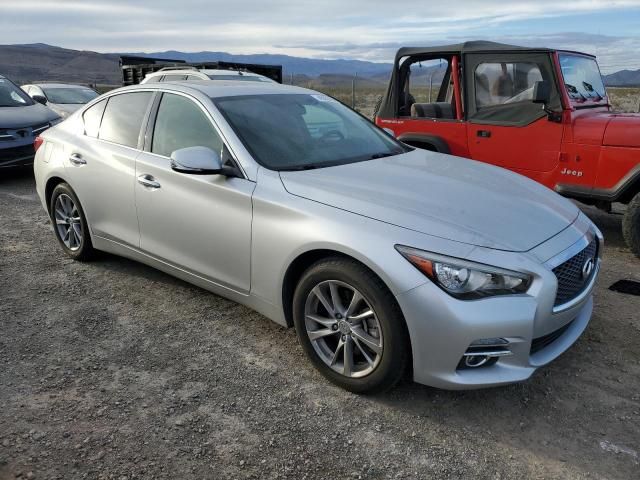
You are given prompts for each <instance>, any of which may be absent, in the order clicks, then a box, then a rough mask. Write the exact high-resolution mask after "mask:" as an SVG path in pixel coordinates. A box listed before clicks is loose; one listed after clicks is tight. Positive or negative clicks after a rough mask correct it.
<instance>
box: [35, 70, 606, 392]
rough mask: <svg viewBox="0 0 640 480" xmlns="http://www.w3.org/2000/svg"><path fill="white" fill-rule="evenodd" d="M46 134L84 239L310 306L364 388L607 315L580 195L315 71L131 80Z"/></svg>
mask: <svg viewBox="0 0 640 480" xmlns="http://www.w3.org/2000/svg"><path fill="white" fill-rule="evenodd" d="M36 148H37V154H36V163H35V174H36V181H37V190H38V194H39V196H40V199H41V200H42V204H43V206H44V208H45V209H46V210H47V212H48V213H49V215H50V216H51V221H52V223H53V227H54V232H55V235H56V237H57V239H58V241H59V243H60V246H61V247H62V250H63V251H64V252H65V253H66V254H68V255H69V256H71V257H72V258H74V259H77V260H81V261H84V260H89V259H90V258H92V257H93V256H94V254H95V252H96V250H102V251H106V252H111V253H115V254H118V255H123V256H126V257H129V258H132V259H135V260H137V261H140V262H143V263H146V264H148V265H151V266H154V267H156V268H158V269H160V270H163V271H165V272H168V273H170V274H172V275H175V276H176V277H179V278H182V279H184V280H187V281H189V282H192V283H194V284H196V285H199V286H201V287H203V288H205V289H208V290H210V291H212V292H215V293H217V294H219V295H222V296H224V297H227V298H230V299H233V300H235V301H237V302H240V303H242V304H244V305H247V306H249V307H251V308H253V309H255V310H257V311H258V312H260V313H262V314H263V315H265V316H266V317H268V318H270V319H272V320H274V321H275V322H277V323H279V324H281V325H283V326H294V327H295V329H296V331H297V334H298V337H299V340H300V344H301V345H302V348H303V349H304V351H305V352H306V354H307V355H308V357H309V359H310V360H311V362H312V363H313V364H314V365H315V366H316V367H317V368H318V370H319V371H320V372H321V373H322V374H323V375H324V376H325V377H327V378H328V379H329V380H331V381H332V382H334V383H336V384H338V385H340V386H342V387H344V388H346V389H349V390H351V391H355V392H372V391H380V390H384V389H387V388H390V387H391V386H393V385H394V384H395V383H396V382H397V381H398V380H399V379H400V378H401V377H402V376H403V375H404V374H405V372H407V371H409V370H410V371H411V374H412V375H413V379H414V380H415V381H417V382H420V383H424V384H428V385H432V386H436V387H440V388H449V389H462V388H476V387H485V386H493V385H501V384H506V383H511V382H517V381H522V380H525V379H527V378H528V377H529V376H531V374H532V373H533V372H534V371H535V370H536V369H537V368H538V367H540V366H542V365H545V364H547V363H549V362H550V361H552V360H553V359H555V358H556V357H558V356H559V355H560V354H561V353H563V352H564V351H565V350H566V349H568V348H569V347H570V346H571V345H572V344H573V343H574V342H575V341H576V340H577V339H578V337H579V336H580V335H581V334H582V332H583V331H584V330H585V328H586V327H587V324H588V323H589V320H590V317H591V313H592V308H593V301H592V295H591V292H592V289H593V286H594V283H595V281H596V278H597V275H598V270H599V266H600V252H601V251H602V236H601V234H600V232H599V231H598V230H597V228H596V227H595V226H594V225H593V223H592V222H591V221H590V220H588V219H587V218H586V217H585V216H584V215H583V214H582V213H580V211H579V210H578V209H577V208H576V207H575V206H574V205H573V204H572V203H571V202H569V201H567V200H565V199H563V198H562V197H560V196H558V195H556V194H555V193H553V192H551V191H550V190H548V189H546V188H545V187H543V186H540V185H538V184H537V183H535V182H533V181H530V180H527V179H525V178H524V177H521V176H519V175H516V174H514V173H510V172H508V171H506V170H502V169H499V168H497V167H493V166H489V165H486V164H480V163H476V162H473V161H469V160H465V159H461V158H457V157H453V156H447V155H441V154H437V153H433V152H427V151H424V150H417V149H413V148H410V147H407V146H406V145H403V144H401V143H399V142H397V141H396V140H394V139H393V138H392V137H390V136H389V135H387V134H386V133H385V132H383V131H382V130H380V129H378V128H377V127H375V126H374V125H372V124H371V123H370V122H369V121H367V120H366V119H364V118H363V117H361V116H360V115H358V114H357V113H355V112H353V111H352V110H350V109H349V108H347V107H345V106H343V105H342V104H340V103H339V102H337V101H335V100H333V99H332V98H330V97H327V96H325V95H322V94H320V93H317V92H314V91H310V90H305V89H302V88H296V87H286V86H281V85H271V84H259V83H255V84H253V83H252V82H242V83H241V82H215V83H214V82H190V83H188V84H187V83H175V84H173V83H164V84H148V85H141V86H135V87H128V88H123V89H119V90H116V91H113V92H110V93H108V94H106V95H103V96H101V97H99V98H98V99H96V100H94V101H92V102H91V103H90V104H88V105H87V106H85V107H83V108H82V109H81V110H80V111H78V112H76V113H74V114H72V115H71V116H70V117H69V118H68V119H67V120H66V121H65V122H63V123H62V124H60V125H59V126H57V127H55V128H53V129H50V130H48V131H47V132H46V133H44V134H43V135H42V136H41V137H40V138H39V139H38V141H37V142H36ZM409 367H411V368H410V369H409Z"/></svg>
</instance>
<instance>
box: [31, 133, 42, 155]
mask: <svg viewBox="0 0 640 480" xmlns="http://www.w3.org/2000/svg"><path fill="white" fill-rule="evenodd" d="M43 143H44V138H42V137H40V136H37V137H36V139H35V140H34V141H33V151H34V152H37V151H38V149H39V148H40V146H41V145H42V144H43Z"/></svg>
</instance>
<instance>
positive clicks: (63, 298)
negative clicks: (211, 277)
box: [0, 170, 640, 480]
mask: <svg viewBox="0 0 640 480" xmlns="http://www.w3.org/2000/svg"><path fill="white" fill-rule="evenodd" d="M585 211H586V212H587V213H588V214H589V215H590V216H591V218H593V219H594V220H595V221H596V222H597V224H598V225H599V227H600V228H601V229H602V230H603V232H604V235H605V238H606V242H607V243H606V248H605V252H604V266H603V272H602V275H601V278H600V283H599V286H598V288H597V291H596V293H595V303H596V307H595V314H594V317H593V320H592V322H591V325H590V327H589V328H588V330H587V331H586V333H585V334H584V336H583V337H582V338H581V339H580V340H579V341H578V342H577V344H576V345H575V346H574V347H573V348H572V349H571V350H569V351H568V352H567V353H565V354H564V355H563V356H561V357H560V358H559V359H558V360H556V361H555V362H554V363H552V364H551V365H549V366H547V367H546V368H543V369H541V370H540V371H538V372H537V373H536V374H535V375H534V377H533V378H531V379H530V380H529V381H527V382H525V383H522V384H518V385H512V386H509V387H504V388H495V389H487V390H480V391H470V392H447V391H441V390H436V389H433V388H428V387H424V386H420V385H416V384H412V383H411V382H409V381H407V382H405V383H403V384H401V385H400V386H399V387H397V388H396V389H395V390H393V391H391V392H389V393H386V394H382V395H378V396H373V397H362V396H357V395H354V394H351V393H347V392H345V391H342V390H340V389H338V388H336V387H334V386H332V385H330V384H328V383H327V382H326V381H325V380H324V379H323V378H322V377H321V376H320V375H319V374H318V373H317V372H316V371H315V370H314V369H313V368H312V367H311V366H310V364H309V362H307V361H306V359H305V358H304V357H303V353H302V350H301V349H300V347H299V346H298V344H297V342H296V337H295V334H294V332H293V331H292V330H286V329H284V328H282V327H279V326H277V325H276V324H274V323H272V322H270V321H268V320H266V319H265V318H263V317H261V316H260V315H258V314H256V313H254V312H252V311H250V310H248V309H246V308H244V307H241V306H239V305H237V304H234V303H233V302H230V301H228V300H225V299H222V298H219V297H217V296H215V295H212V294H210V293H208V292H205V291H203V290H200V289H199V288H196V287H193V286H191V285H188V284H186V283H184V282H181V281H179V280H176V279H174V278H172V277H169V276H167V275H164V274H162V273H159V272H157V271H155V270H153V269H151V268H148V267H145V266H143V265H140V264H137V263H135V262H132V261H129V260H124V259H121V258H116V257H113V256H104V258H102V259H100V260H99V261H96V262H93V263H88V264H82V263H76V262H73V261H71V260H69V259H67V258H65V257H64V256H63V255H62V253H61V251H60V249H59V248H58V245H57V243H56V241H55V239H54V236H53V233H52V231H51V226H50V225H49V223H48V219H47V216H46V214H45V212H44V211H43V210H42V207H41V206H40V203H39V202H38V200H37V197H36V194H35V188H34V181H33V178H32V174H31V172H29V171H28V170H27V171H22V172H14V173H11V174H9V173H7V172H0V479H1V480H5V479H13V478H23V479H24V478H26V479H29V478H36V479H42V478H58V479H76V478H90V479H95V478H98V479H101V478H115V479H136V478H171V479H186V478H212V479H226V478H290V479H342V478H355V479H358V478H362V479H368V478H392V479H395V478H469V479H511V478H517V479H522V478H539V479H549V478H563V479H564V478H593V479H600V478H612V479H614V478H615V479H637V478H640V313H639V312H640V297H634V296H630V295H623V294H619V293H614V292H611V291H609V290H608V287H609V286H610V285H611V284H612V283H613V282H614V281H616V280H618V279H621V278H631V279H636V280H640V260H638V259H636V258H634V257H633V256H632V255H631V254H630V253H629V251H628V250H627V249H626V248H625V246H624V243H623V241H622V238H621V234H620V221H621V216H620V215H606V214H603V213H599V212H597V211H595V210H593V209H591V208H585Z"/></svg>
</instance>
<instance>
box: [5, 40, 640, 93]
mask: <svg viewBox="0 0 640 480" xmlns="http://www.w3.org/2000/svg"><path fill="white" fill-rule="evenodd" d="M120 55H121V54H119V53H97V52H91V51H85V50H71V49H67V48H62V47H56V46H52V45H47V44H43V43H35V44H27V45H0V74H3V75H6V76H7V77H9V78H11V79H13V80H14V81H15V82H17V83H29V82H37V81H44V80H47V81H61V82H65V81H66V82H81V83H98V84H107V85H118V84H120V83H121V76H120V67H119V64H118V61H119V57H120ZM126 55H137V56H148V57H154V58H166V59H171V60H184V61H187V62H211V61H218V60H225V61H232V62H244V63H263V64H270V65H282V66H283V70H284V77H285V81H288V79H289V78H291V76H294V79H295V82H296V83H299V81H301V80H302V81H303V80H307V81H310V82H312V83H313V84H314V85H315V86H316V87H319V86H344V85H345V84H350V83H351V79H352V78H353V75H354V74H356V73H357V75H358V79H359V80H358V82H359V85H361V86H371V87H375V86H380V87H383V86H384V85H386V83H387V81H388V78H389V72H390V71H391V64H390V63H376V62H367V61H362V60H344V59H338V60H326V59H314V58H303V57H293V56H289V55H272V54H254V55H233V54H230V53H226V52H209V51H203V52H179V51H173V50H169V51H164V52H153V53H140V52H130V53H127V54H126ZM432 73H434V80H437V79H439V77H440V76H441V72H439V71H434V69H433V68H428V67H426V68H425V69H424V70H421V73H420V77H423V78H421V81H427V79H428V77H429V76H430V75H431V74H432ZM604 79H605V82H606V83H607V85H610V86H640V70H636V71H631V70H622V71H620V72H616V73H613V74H610V75H605V76H604Z"/></svg>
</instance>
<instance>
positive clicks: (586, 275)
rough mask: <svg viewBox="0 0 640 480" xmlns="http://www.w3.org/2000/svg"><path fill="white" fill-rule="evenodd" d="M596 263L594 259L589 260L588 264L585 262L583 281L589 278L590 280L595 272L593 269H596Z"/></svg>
mask: <svg viewBox="0 0 640 480" xmlns="http://www.w3.org/2000/svg"><path fill="white" fill-rule="evenodd" d="M594 265H595V264H594V261H593V258H588V259H587V261H586V262H584V265H582V279H583V280H586V279H587V278H589V277H590V276H591V272H593V267H594Z"/></svg>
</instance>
